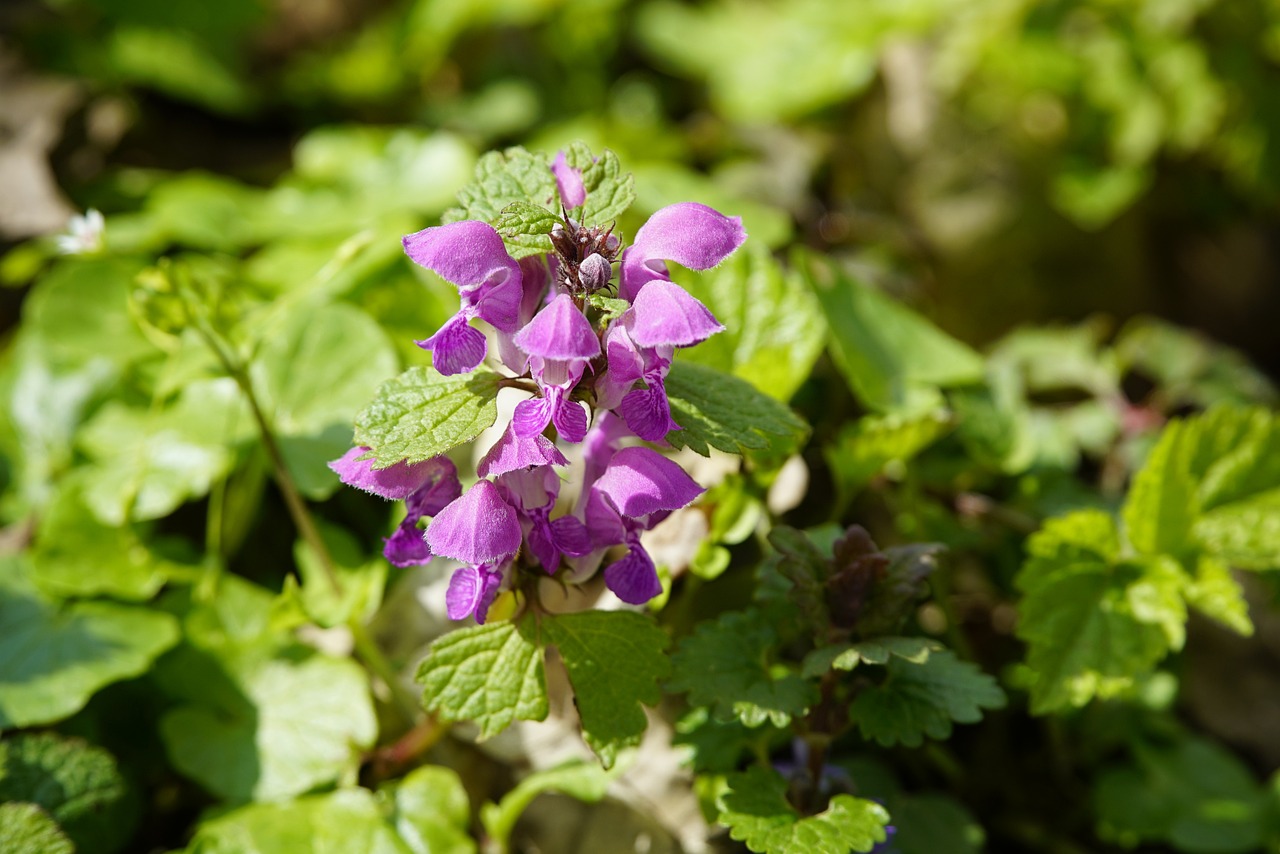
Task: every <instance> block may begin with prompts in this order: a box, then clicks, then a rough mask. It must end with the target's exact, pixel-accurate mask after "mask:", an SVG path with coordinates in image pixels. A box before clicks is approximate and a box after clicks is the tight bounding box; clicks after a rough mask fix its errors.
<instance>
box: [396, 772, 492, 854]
mask: <svg viewBox="0 0 1280 854" xmlns="http://www.w3.org/2000/svg"><path fill="white" fill-rule="evenodd" d="M378 796H379V798H381V799H382V800H383V802H384V803H389V805H390V807H391V816H390V817H389V818H390V821H391V823H392V825H393V826H394V827H395V829H396V833H398V834H399V835H400V838H401V839H403V840H404V842H405V845H407V846H408V848H409V850H411V851H412V852H413V854H474V852H475V850H476V844H475V842H474V841H473V840H472V839H471V836H470V835H469V834H468V833H467V826H468V825H469V824H470V822H471V801H470V799H469V798H468V797H467V790H466V789H465V788H463V785H462V780H461V779H460V778H459V777H458V774H457V772H455V771H453V770H452V769H450V768H445V767H443V766H440V765H423V766H421V767H419V768H415V769H414V770H412V771H410V772H409V773H408V774H406V775H405V776H404V777H403V778H402V779H400V780H396V781H393V782H392V783H390V784H387V785H385V786H383V787H381V788H379V790H378Z"/></svg>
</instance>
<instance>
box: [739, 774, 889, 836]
mask: <svg viewBox="0 0 1280 854" xmlns="http://www.w3.org/2000/svg"><path fill="white" fill-rule="evenodd" d="M726 784H727V785H726V788H725V790H724V791H723V792H722V793H721V795H720V796H719V798H717V802H718V806H719V807H720V816H719V819H718V820H719V822H720V823H721V824H723V825H726V826H727V827H728V828H729V835H730V836H732V837H733V838H734V839H737V840H739V841H741V842H745V843H746V846H747V847H748V848H750V849H751V850H752V851H755V852H757V854H813V852H819V851H821V852H831V854H836V852H840V854H846V852H850V851H860V852H865V851H870V850H871V849H872V848H874V847H875V846H876V844H877V843H880V842H884V840H885V830H884V827H885V825H886V824H888V823H889V813H888V812H886V811H885V808H884V807H882V806H880V804H877V803H876V802H875V801H868V800H864V799H862V798H855V797H853V796H852V795H836V796H835V797H834V798H832V799H831V803H830V804H828V806H827V808H826V809H825V810H823V811H822V812H820V813H818V814H817V815H813V816H808V817H807V818H802V817H801V816H800V814H799V813H798V812H797V811H796V810H795V808H794V807H792V806H791V804H789V803H787V797H786V792H787V783H786V781H785V780H784V779H783V778H782V776H781V775H779V774H778V773H777V772H776V771H774V770H772V769H768V768H761V767H759V766H755V767H752V768H751V769H750V770H748V771H746V772H743V773H738V774H730V775H729V776H728V778H727V779H726Z"/></svg>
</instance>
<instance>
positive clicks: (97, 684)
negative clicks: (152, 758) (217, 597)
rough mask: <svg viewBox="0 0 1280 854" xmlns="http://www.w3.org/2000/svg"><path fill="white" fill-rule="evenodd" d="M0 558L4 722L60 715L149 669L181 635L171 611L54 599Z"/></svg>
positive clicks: (0, 709) (2, 725) (0, 711)
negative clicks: (108, 687)
mask: <svg viewBox="0 0 1280 854" xmlns="http://www.w3.org/2000/svg"><path fill="white" fill-rule="evenodd" d="M25 573H26V570H25V568H24V567H22V566H21V565H19V564H18V563H17V561H16V560H15V559H14V558H6V559H4V560H3V561H0V594H2V595H0V625H3V626H4V629H5V630H4V633H3V634H2V635H0V730H3V729H11V728H14V727H28V726H35V725H37V724H44V723H51V722H53V721H57V720H61V719H62V718H65V717H68V716H70V715H72V714H74V713H75V712H77V711H79V710H80V709H81V708H82V707H83V706H84V704H85V703H87V702H88V701H89V698H90V697H91V696H93V694H94V693H96V692H97V690H98V689H99V688H101V687H103V686H104V685H108V684H110V683H112V682H116V681H118V680H120V679H128V678H130V677H133V676H138V675H140V674H142V673H144V672H146V670H147V668H148V667H150V666H151V662H152V661H153V660H154V659H155V658H156V656H158V655H159V654H160V653H162V652H164V651H165V650H166V649H168V648H169V647H171V646H173V644H174V643H175V642H176V641H177V640H178V625H177V621H175V620H174V619H173V617H171V616H169V615H168V614H161V613H157V612H155V611H151V610H148V609H146V608H137V607H131V606H128V605H120V604H116V603H114V602H73V603H55V602H53V601H51V600H49V599H46V598H45V597H43V596H42V595H40V594H39V593H37V592H36V591H35V589H34V588H32V587H31V586H30V584H29V582H27V581H26V578H25Z"/></svg>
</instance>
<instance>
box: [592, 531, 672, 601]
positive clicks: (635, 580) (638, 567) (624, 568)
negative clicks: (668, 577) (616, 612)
mask: <svg viewBox="0 0 1280 854" xmlns="http://www.w3.org/2000/svg"><path fill="white" fill-rule="evenodd" d="M629 545H630V546H631V548H630V550H629V551H628V552H627V555H626V557H624V558H622V559H621V560H619V561H615V562H614V563H612V564H610V565H609V566H608V567H607V568H606V569H605V571H604V583H605V586H606V587H608V588H609V589H610V590H612V591H613V595H615V596H617V597H618V598H619V599H621V600H622V601H623V602H626V603H628V604H630V605H643V604H644V603H645V602H648V601H649V600H650V599H652V598H653V597H654V596H657V595H658V594H659V593H661V592H662V582H661V581H659V580H658V571H657V569H655V568H654V565H653V559H652V558H650V557H649V553H648V552H646V551H645V550H644V549H643V548H642V547H641V546H640V543H639V542H638V541H636V542H631V543H630V544H629Z"/></svg>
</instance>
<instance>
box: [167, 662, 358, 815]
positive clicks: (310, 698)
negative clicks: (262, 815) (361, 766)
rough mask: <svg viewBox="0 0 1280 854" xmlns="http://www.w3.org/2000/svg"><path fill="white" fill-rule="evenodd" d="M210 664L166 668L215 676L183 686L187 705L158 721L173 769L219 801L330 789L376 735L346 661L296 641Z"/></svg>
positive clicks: (353, 668) (352, 665)
mask: <svg viewBox="0 0 1280 854" xmlns="http://www.w3.org/2000/svg"><path fill="white" fill-rule="evenodd" d="M207 657H208V656H206V658H207ZM214 658H215V660H214V661H212V662H200V661H193V660H192V659H191V658H190V657H189V656H187V657H183V658H181V659H178V660H175V661H174V662H172V664H171V666H173V667H183V668H189V669H194V668H197V667H201V666H203V667H216V668H217V670H215V671H212V674H211V675H213V677H214V679H213V680H209V681H203V680H202V681H201V682H199V683H196V684H192V681H193V680H190V681H188V684H187V686H186V687H187V689H188V697H187V699H188V700H189V702H187V703H185V704H183V705H180V706H178V707H177V708H175V709H173V710H171V711H169V712H167V713H166V714H165V715H164V717H163V718H161V720H160V735H161V738H162V739H163V741H164V744H165V749H166V751H167V752H168V754H169V758H170V760H171V761H172V762H173V765H174V767H176V768H177V769H178V770H179V771H181V772H183V773H184V774H186V775H187V776H189V777H191V778H192V779H194V780H197V781H199V782H200V783H201V784H202V785H203V786H204V787H205V788H207V789H208V790H209V791H211V792H213V793H215V794H217V795H218V796H220V797H222V798H224V799H227V800H232V801H246V800H251V799H252V800H278V799H281V798H287V797H291V796H294V795H298V794H301V793H302V792H306V791H308V790H310V789H313V788H315V787H316V786H320V785H324V784H326V783H331V782H333V781H335V780H336V779H338V777H339V776H341V775H342V774H343V773H345V772H347V771H348V770H349V769H351V768H353V767H354V766H355V765H356V764H358V762H359V757H360V751H361V750H363V749H366V748H368V747H369V746H371V745H372V744H373V742H374V739H375V738H376V737H377V734H378V728H377V721H376V719H375V716H374V710H373V700H372V697H371V696H370V694H369V682H368V677H367V675H366V674H365V672H364V670H363V669H362V668H361V667H359V665H357V664H356V663H355V662H353V661H350V660H348V659H338V658H330V657H328V656H326V655H321V654H318V653H315V652H314V651H312V650H309V649H307V648H305V647H301V646H298V645H296V644H295V645H288V646H282V647H281V648H280V649H279V650H278V651H276V653H275V654H274V655H264V654H263V650H261V649H260V648H258V647H248V648H246V649H244V650H238V649H225V650H221V651H220V653H219V654H218V655H216V656H214ZM171 681H172V680H171Z"/></svg>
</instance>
